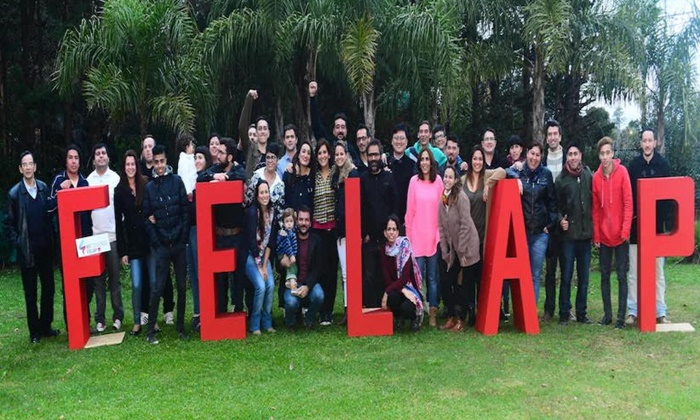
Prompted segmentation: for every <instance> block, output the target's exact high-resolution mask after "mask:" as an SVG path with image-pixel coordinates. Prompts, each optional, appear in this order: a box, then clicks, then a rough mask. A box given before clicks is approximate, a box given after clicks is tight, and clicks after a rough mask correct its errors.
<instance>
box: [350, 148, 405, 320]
mask: <svg viewBox="0 0 700 420" xmlns="http://www.w3.org/2000/svg"><path fill="white" fill-rule="evenodd" d="M367 162H368V166H369V170H368V171H367V172H365V173H364V174H363V175H362V176H360V202H361V205H362V214H361V218H362V237H363V245H362V283H363V286H362V287H363V293H362V303H363V305H364V306H365V307H368V308H376V307H379V306H380V305H381V302H382V296H383V295H384V280H383V279H382V275H381V271H380V266H379V252H380V250H381V247H382V244H383V243H384V222H385V221H386V219H387V218H388V217H389V215H391V214H396V211H397V207H398V201H399V198H398V194H397V193H396V184H395V183H394V176H393V174H392V173H391V172H388V171H385V170H384V168H383V166H384V164H383V162H382V145H381V143H380V142H379V141H378V140H372V141H371V142H370V143H369V146H367Z"/></svg>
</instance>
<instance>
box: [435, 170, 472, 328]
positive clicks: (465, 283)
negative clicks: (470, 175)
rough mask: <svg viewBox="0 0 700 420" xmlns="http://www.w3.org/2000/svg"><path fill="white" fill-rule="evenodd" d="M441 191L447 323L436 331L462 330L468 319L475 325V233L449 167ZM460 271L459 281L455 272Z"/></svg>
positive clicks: (458, 183) (459, 183) (465, 201)
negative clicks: (460, 279) (443, 188)
mask: <svg viewBox="0 0 700 420" xmlns="http://www.w3.org/2000/svg"><path fill="white" fill-rule="evenodd" d="M444 177H445V178H444V182H445V190H444V192H443V194H442V201H441V202H440V210H439V212H438V219H439V221H440V250H441V251H442V259H443V261H444V262H445V265H446V269H447V271H446V272H445V273H443V275H442V276H441V277H442V282H441V283H442V287H441V293H442V299H443V301H444V302H445V308H446V309H447V322H446V323H445V324H444V325H442V326H440V329H443V330H449V331H455V332H459V331H463V330H464V320H465V318H466V317H467V316H468V317H469V319H468V321H467V322H468V324H469V326H473V325H474V323H475V322H476V317H475V308H476V284H477V281H478V276H479V275H480V274H481V273H480V272H479V267H478V263H479V261H480V260H481V257H480V255H479V254H480V253H479V234H478V233H477V231H476V227H475V226H474V221H473V220H472V216H471V209H470V206H469V199H468V198H467V195H466V194H465V193H464V191H462V181H461V180H460V179H459V177H458V176H457V171H456V170H455V168H454V167H453V166H448V167H447V168H445V174H444ZM460 271H461V272H462V282H461V283H460V282H459V273H460Z"/></svg>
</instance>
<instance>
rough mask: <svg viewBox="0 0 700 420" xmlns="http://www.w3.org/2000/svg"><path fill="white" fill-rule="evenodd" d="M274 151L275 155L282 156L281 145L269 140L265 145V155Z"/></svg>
mask: <svg viewBox="0 0 700 420" xmlns="http://www.w3.org/2000/svg"><path fill="white" fill-rule="evenodd" d="M270 153H272V154H273V155H275V156H277V157H278V158H279V157H280V145H279V144H278V143H275V142H268V143H267V146H265V155H268V154H270Z"/></svg>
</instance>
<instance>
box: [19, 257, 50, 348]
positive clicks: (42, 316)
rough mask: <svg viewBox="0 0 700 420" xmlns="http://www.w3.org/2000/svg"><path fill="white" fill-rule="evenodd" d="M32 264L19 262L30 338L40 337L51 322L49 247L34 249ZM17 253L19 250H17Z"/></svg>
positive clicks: (47, 329)
mask: <svg viewBox="0 0 700 420" xmlns="http://www.w3.org/2000/svg"><path fill="white" fill-rule="evenodd" d="M33 252H34V266H33V267H27V266H26V265H25V264H24V261H21V262H20V266H21V274H22V288H23V289H24V303H25V306H26V310H27V326H28V327H29V337H30V338H41V336H42V335H44V334H45V333H48V332H49V330H50V329H51V323H52V322H53V299H54V294H55V291H56V289H55V284H54V279H53V253H52V249H51V247H43V248H38V249H35V250H34V251H33ZM18 254H21V252H19V251H18ZM37 276H38V278H39V280H40V281H41V301H40V303H39V310H37V307H36V301H37V295H38V290H37V285H38V284H37Z"/></svg>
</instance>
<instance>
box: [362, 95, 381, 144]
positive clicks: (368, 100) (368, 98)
mask: <svg viewBox="0 0 700 420" xmlns="http://www.w3.org/2000/svg"><path fill="white" fill-rule="evenodd" d="M361 100H362V112H363V115H364V117H365V125H366V126H367V128H368V129H369V132H370V133H372V135H373V136H375V137H376V135H377V133H376V132H375V131H374V117H375V114H376V110H375V108H374V87H372V89H371V90H370V91H369V92H367V93H363V94H362V98H361Z"/></svg>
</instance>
